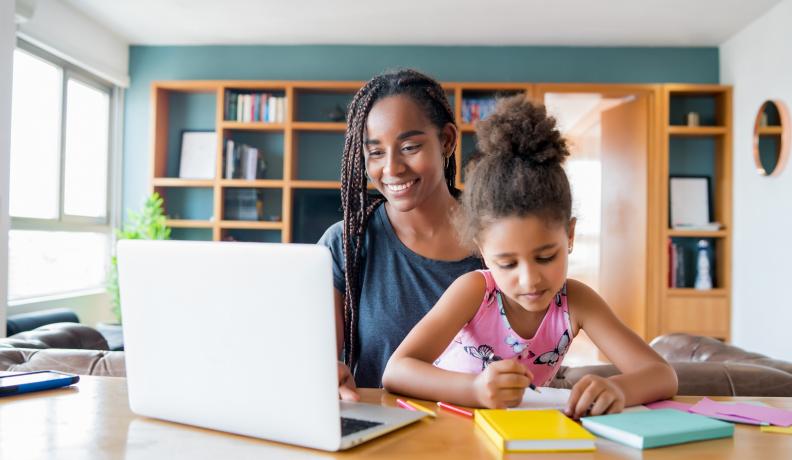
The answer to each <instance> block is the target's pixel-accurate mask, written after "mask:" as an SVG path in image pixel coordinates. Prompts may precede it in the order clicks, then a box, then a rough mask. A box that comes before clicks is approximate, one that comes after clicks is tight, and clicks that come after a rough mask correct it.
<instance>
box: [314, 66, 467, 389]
mask: <svg viewBox="0 0 792 460" xmlns="http://www.w3.org/2000/svg"><path fill="white" fill-rule="evenodd" d="M347 119H348V122H349V123H348V127H347V132H346V139H345V143H344V156H343V159H342V167H341V203H342V207H343V210H344V220H343V221H341V222H338V223H336V224H334V225H333V226H331V227H330V228H329V229H328V230H327V231H326V232H325V234H324V236H322V238H321V239H320V241H319V244H323V245H325V246H327V247H329V248H330V250H331V252H332V254H333V262H334V268H333V278H334V285H335V288H336V292H335V304H336V326H337V338H338V344H339V351H340V352H341V353H342V355H343V357H344V363H346V364H343V363H339V394H340V396H341V397H342V398H343V399H350V400H356V399H357V398H358V396H357V394H356V393H355V391H354V390H355V388H356V384H357V385H359V386H364V387H380V386H382V373H383V371H384V370H385V365H386V364H387V362H388V359H389V358H390V356H391V354H392V353H393V351H394V350H395V349H396V347H397V346H398V345H399V344H400V343H401V341H402V339H403V338H404V337H405V336H406V335H407V333H408V332H409V331H410V330H411V329H412V327H413V326H414V325H415V324H416V323H417V322H418V321H419V320H420V319H421V318H422V317H423V316H424V315H425V314H426V313H427V312H428V311H429V309H430V308H431V307H432V305H434V304H435V302H436V301H437V300H438V299H439V298H440V295H441V294H442V293H443V292H444V291H445V289H446V288H447V287H448V286H449V285H450V284H451V283H452V282H453V281H454V280H455V279H456V278H457V277H459V276H460V275H462V274H463V273H466V272H469V271H471V270H475V269H478V268H482V265H481V262H480V260H479V259H477V258H475V257H473V256H472V255H471V254H470V252H469V250H468V249H466V248H465V247H463V246H462V245H461V244H460V242H459V240H458V237H457V235H456V233H455V230H454V227H453V225H452V223H451V214H452V212H453V211H454V209H455V208H456V206H457V201H456V197H457V196H458V195H459V190H457V189H456V187H455V186H454V178H455V175H456V164H455V160H454V149H455V147H456V142H457V136H458V135H459V132H458V130H457V127H456V124H455V123H454V115H453V111H452V110H451V107H450V106H449V104H448V100H447V99H446V96H445V92H444V91H443V89H442V87H441V86H440V84H439V83H438V82H437V81H435V80H433V79H431V78H429V77H427V76H425V75H423V74H421V73H419V72H416V71H414V70H401V71H397V72H391V73H385V74H382V75H377V76H375V77H374V78H372V79H371V80H370V81H369V82H367V83H366V84H365V85H364V86H363V88H361V89H360V90H359V91H358V92H357V93H356V94H355V96H354V98H353V99H352V102H351V103H350V106H349V113H348V117H347ZM367 178H368V180H370V182H371V184H372V185H373V186H374V187H375V188H376V189H377V191H378V192H379V193H380V195H381V196H372V195H370V194H369V193H368V192H367V188H366V187H367ZM350 369H351V370H352V371H350ZM352 375H354V379H353V378H352Z"/></svg>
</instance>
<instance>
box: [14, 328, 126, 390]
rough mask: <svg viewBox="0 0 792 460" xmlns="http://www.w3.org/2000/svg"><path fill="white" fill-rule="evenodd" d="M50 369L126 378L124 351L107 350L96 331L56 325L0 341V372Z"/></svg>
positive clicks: (104, 341)
mask: <svg viewBox="0 0 792 460" xmlns="http://www.w3.org/2000/svg"><path fill="white" fill-rule="evenodd" d="M44 369H51V370H56V371H62V372H70V373H72V374H80V375H102V376H109V377H126V367H125V365H124V352H122V351H108V346H107V341H106V340H105V338H104V337H103V336H102V334H100V333H99V332H98V331H97V330H96V329H94V328H91V327H88V326H83V325H81V324H76V323H55V324H48V325H46V326H41V327H39V328H36V329H34V330H32V331H27V332H20V333H18V334H15V335H13V336H11V337H8V338H5V339H0V371H14V372H27V371H38V370H44Z"/></svg>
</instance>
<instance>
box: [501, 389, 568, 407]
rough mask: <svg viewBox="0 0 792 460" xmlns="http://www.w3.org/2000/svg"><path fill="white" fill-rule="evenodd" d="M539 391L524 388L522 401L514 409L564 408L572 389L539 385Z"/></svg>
mask: <svg viewBox="0 0 792 460" xmlns="http://www.w3.org/2000/svg"><path fill="white" fill-rule="evenodd" d="M539 391H541V393H537V392H535V391H533V390H531V389H530V388H526V389H525V394H524V395H523V400H522V403H520V405H519V406H517V407H515V408H514V409H560V410H564V409H566V405H567V401H569V395H570V393H572V390H567V389H566V388H550V387H539Z"/></svg>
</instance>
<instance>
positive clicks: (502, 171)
mask: <svg viewBox="0 0 792 460" xmlns="http://www.w3.org/2000/svg"><path fill="white" fill-rule="evenodd" d="M476 136H477V138H478V151H477V152H476V155H475V160H474V161H471V162H470V163H468V165H467V169H466V175H465V179H466V180H465V191H464V192H463V193H462V199H461V206H460V207H459V212H458V213H457V223H458V228H459V230H460V236H461V239H462V241H463V242H465V243H467V244H468V245H470V246H471V247H474V245H473V241H474V240H475V238H476V237H477V236H478V235H479V233H480V232H481V231H482V230H483V229H484V227H485V226H486V225H487V224H488V223H490V222H492V221H494V220H496V219H500V218H504V217H510V216H517V217H524V216H527V215H535V216H539V217H542V218H543V219H546V220H548V221H549V222H553V223H559V224H564V225H566V224H567V223H568V222H569V220H570V219H571V216H572V193H571V191H570V186H569V179H568V178H567V175H566V172H565V171H564V169H563V167H562V166H561V165H562V164H563V162H564V160H565V159H566V157H567V156H569V150H568V149H567V145H566V141H565V140H564V138H563V137H562V136H561V133H560V132H559V131H558V129H557V128H556V120H555V118H553V117H551V116H548V115H547V110H546V109H545V107H544V106H543V105H534V104H532V103H531V102H529V101H528V100H527V99H526V98H525V96H523V95H518V96H512V97H508V98H504V99H500V100H499V101H498V103H497V106H496V108H495V111H494V112H493V113H492V114H491V115H490V116H489V117H487V118H486V119H485V120H482V121H480V122H478V123H477V125H476Z"/></svg>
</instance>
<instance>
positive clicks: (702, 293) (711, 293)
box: [666, 288, 729, 298]
mask: <svg viewBox="0 0 792 460" xmlns="http://www.w3.org/2000/svg"><path fill="white" fill-rule="evenodd" d="M666 292H667V295H668V296H669V297H722V298H726V297H728V295H729V292H728V291H727V290H726V289H709V290H700V289H694V288H667V290H666Z"/></svg>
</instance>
